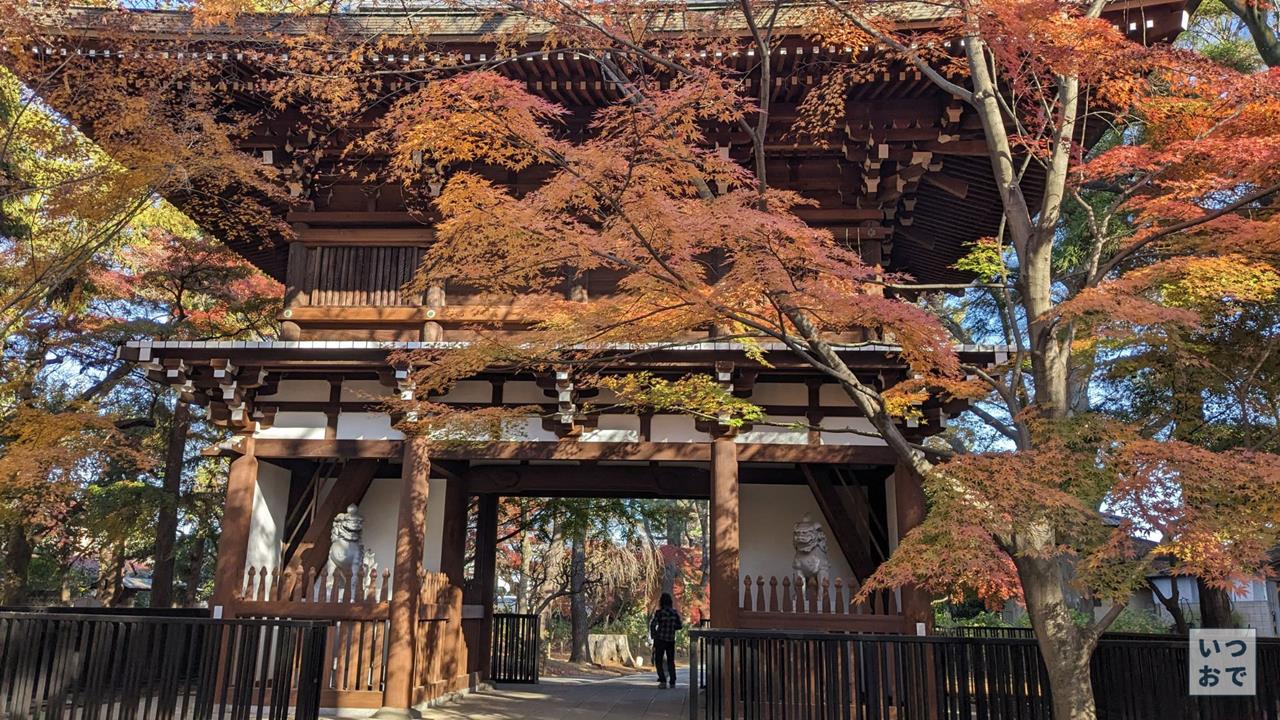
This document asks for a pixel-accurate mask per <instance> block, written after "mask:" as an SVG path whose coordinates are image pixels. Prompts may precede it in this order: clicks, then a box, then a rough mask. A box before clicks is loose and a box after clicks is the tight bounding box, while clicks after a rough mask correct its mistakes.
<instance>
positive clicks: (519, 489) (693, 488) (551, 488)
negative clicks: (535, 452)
mask: <svg viewBox="0 0 1280 720" xmlns="http://www.w3.org/2000/svg"><path fill="white" fill-rule="evenodd" d="M467 479H468V488H469V489H470V491H471V492H473V493H496V494H499V495H529V496H535V497H539V496H548V497H550V496H554V497H573V496H582V497H602V496H620V497H637V496H643V495H655V496H659V497H667V498H705V497H708V495H709V493H710V489H709V488H710V481H709V480H708V479H707V472H706V470H702V469H700V468H686V467H679V468H658V467H620V466H612V465H605V466H599V465H586V466H582V465H571V466H567V467H554V466H546V465H518V466H512V465H489V466H486V465H481V466H478V467H473V468H472V469H471V472H470V473H469V474H468V478H467Z"/></svg>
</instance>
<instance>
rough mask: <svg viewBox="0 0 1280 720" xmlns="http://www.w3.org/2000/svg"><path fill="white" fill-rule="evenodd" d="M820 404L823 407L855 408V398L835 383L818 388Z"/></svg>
mask: <svg viewBox="0 0 1280 720" xmlns="http://www.w3.org/2000/svg"><path fill="white" fill-rule="evenodd" d="M818 403H819V404H820V405H822V406H823V407H853V398H851V397H849V394H848V393H846V392H845V391H844V389H843V388H841V387H840V386H839V385H837V384H835V383H825V384H823V386H822V387H820V388H818Z"/></svg>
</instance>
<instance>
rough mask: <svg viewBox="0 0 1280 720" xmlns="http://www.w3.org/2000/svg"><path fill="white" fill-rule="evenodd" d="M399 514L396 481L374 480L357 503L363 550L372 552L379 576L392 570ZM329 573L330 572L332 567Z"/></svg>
mask: <svg viewBox="0 0 1280 720" xmlns="http://www.w3.org/2000/svg"><path fill="white" fill-rule="evenodd" d="M399 514H400V478H375V479H374V481H373V482H372V483H370V485H369V490H368V491H367V492H365V494H364V499H363V500H361V501H360V515H361V517H363V518H364V538H363V539H364V546H365V547H366V548H367V549H369V550H372V551H373V553H374V559H375V560H376V561H377V563H378V574H379V575H381V574H382V571H383V570H392V569H394V567H393V566H394V565H395V559H396V523H397V521H398V519H399ZM329 569H330V570H333V567H332V564H330V567H329Z"/></svg>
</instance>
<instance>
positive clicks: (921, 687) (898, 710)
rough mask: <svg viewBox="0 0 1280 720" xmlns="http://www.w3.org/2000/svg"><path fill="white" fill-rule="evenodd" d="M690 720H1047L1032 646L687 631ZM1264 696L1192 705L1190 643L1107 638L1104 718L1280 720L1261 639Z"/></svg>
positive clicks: (1101, 701)
mask: <svg viewBox="0 0 1280 720" xmlns="http://www.w3.org/2000/svg"><path fill="white" fill-rule="evenodd" d="M691 638H692V640H693V641H692V642H691V643H690V650H691V657H690V663H691V664H692V666H693V667H694V668H695V673H694V676H695V677H700V678H702V679H703V683H702V684H703V686H704V687H703V688H699V684H698V683H690V691H689V693H690V697H689V700H690V712H689V717H690V719H691V720H696V719H697V718H707V719H708V720H710V719H712V718H714V719H716V720H719V719H721V718H728V719H732V720H738V719H739V718H741V719H742V720H793V719H803V720H836V719H840V720H855V719H856V720H888V719H889V718H894V719H895V720H915V719H920V720H1051V714H1052V711H1051V702H1050V695H1049V684H1048V676H1047V674H1046V672H1045V669H1044V664H1043V663H1042V662H1041V661H1040V653H1039V649H1038V648H1037V646H1036V644H1035V642H1034V641H1033V640H1027V639H1014V638H965V637H938V636H930V637H909V636H892V635H846V634H837V633H787V632H769V631H745V630H697V631H693V632H691ZM1257 680H1258V695H1257V696H1256V697H1251V698H1218V697H1213V698H1210V697H1191V696H1190V695H1189V693H1188V678H1187V641H1186V639H1185V638H1183V639H1180V640H1178V639H1158V638H1151V637H1141V638H1135V637H1132V636H1129V637H1107V638H1104V639H1103V640H1102V641H1101V643H1099V646H1098V649H1097V651H1096V652H1095V654H1094V658H1093V685H1094V697H1095V698H1096V699H1097V705H1098V717H1099V719H1100V720H1280V641H1259V652H1258V678H1257Z"/></svg>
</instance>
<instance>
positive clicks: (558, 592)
mask: <svg viewBox="0 0 1280 720" xmlns="http://www.w3.org/2000/svg"><path fill="white" fill-rule="evenodd" d="M504 506H505V507H504V508H503V512H502V516H503V521H502V522H500V531H499V532H500V535H499V538H498V539H499V544H498V552H499V558H500V562H499V570H498V572H499V576H500V577H503V578H504V579H505V580H506V584H507V585H508V586H509V587H511V588H512V589H513V590H515V595H516V605H517V608H518V610H519V611H520V612H526V613H532V614H536V615H543V616H549V615H550V614H551V613H552V611H556V610H559V611H561V612H562V613H563V615H565V616H567V618H568V621H569V650H570V653H569V661H570V662H586V660H587V634H588V632H589V631H590V628H592V627H594V626H596V625H598V624H599V623H601V622H602V621H604V620H606V619H607V618H609V617H617V616H619V615H620V614H623V613H625V612H627V611H630V610H632V609H633V608H634V607H636V606H637V605H641V606H642V605H643V604H645V603H647V601H648V598H649V596H650V595H651V594H652V589H653V588H654V587H655V586H656V585H657V583H658V582H659V578H660V574H661V567H660V559H659V556H658V554H657V552H656V548H654V547H653V545H652V543H649V542H645V539H646V538H645V536H644V535H643V534H642V532H643V527H644V526H645V524H647V523H649V522H652V516H651V515H650V514H649V513H648V511H647V508H645V507H642V506H641V505H639V504H637V503H636V501H632V500H623V499H579V498H507V499H506V500H505V501H504ZM566 609H567V612H563V611H564V610H566ZM545 626H546V623H544V627H545Z"/></svg>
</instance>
